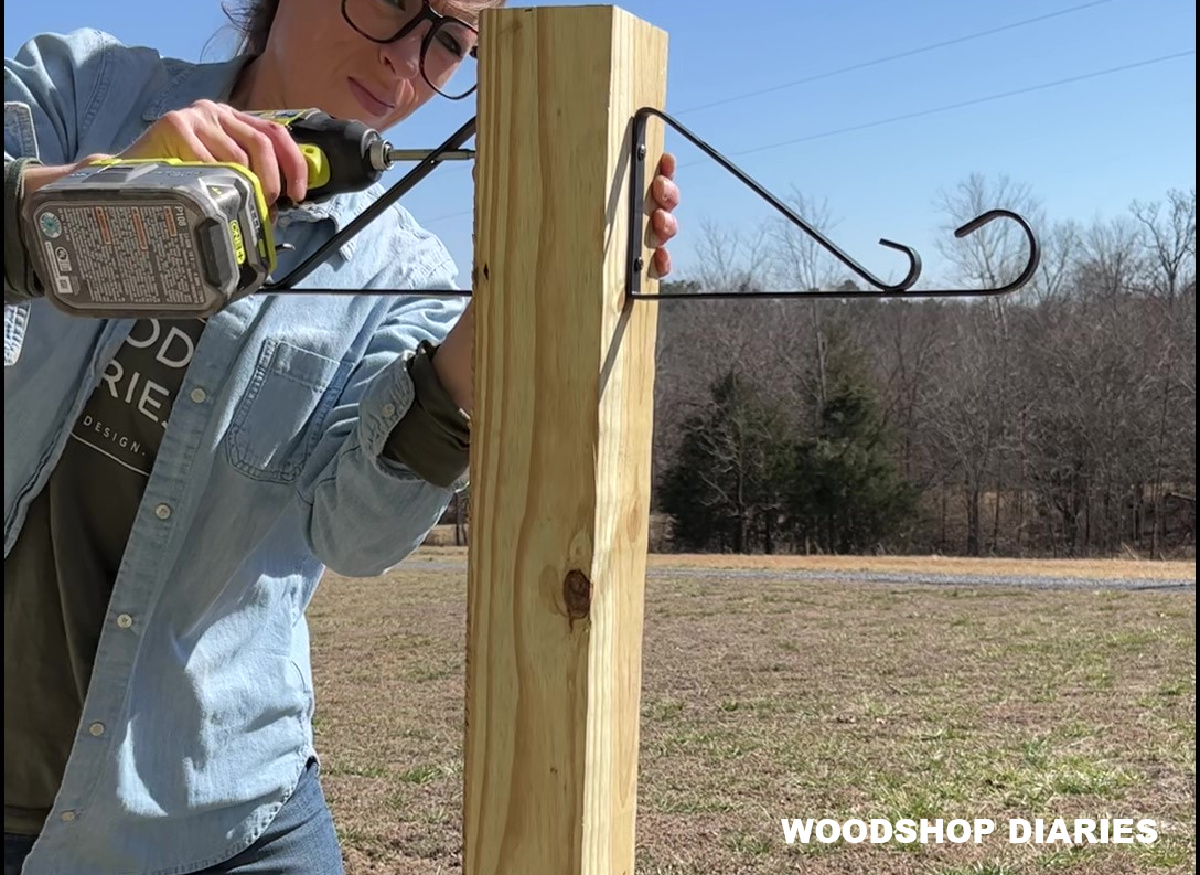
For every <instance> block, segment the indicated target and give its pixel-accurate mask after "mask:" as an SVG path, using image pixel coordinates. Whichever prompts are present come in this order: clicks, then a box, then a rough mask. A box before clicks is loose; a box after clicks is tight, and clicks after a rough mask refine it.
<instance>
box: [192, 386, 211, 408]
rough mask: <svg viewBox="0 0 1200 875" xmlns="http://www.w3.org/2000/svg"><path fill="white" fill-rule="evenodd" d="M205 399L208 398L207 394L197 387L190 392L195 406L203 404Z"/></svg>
mask: <svg viewBox="0 0 1200 875" xmlns="http://www.w3.org/2000/svg"><path fill="white" fill-rule="evenodd" d="M207 397H208V393H207V392H205V391H204V390H203V389H201V388H200V387H199V386H197V387H196V388H195V389H193V390H192V400H193V401H195V402H196V403H197V404H203V403H204V399H205V398H207Z"/></svg>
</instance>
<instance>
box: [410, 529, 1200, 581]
mask: <svg viewBox="0 0 1200 875" xmlns="http://www.w3.org/2000/svg"><path fill="white" fill-rule="evenodd" d="M446 537H449V536H446ZM446 537H443V536H441V535H439V538H438V539H437V542H436V543H430V544H428V545H427V546H423V547H422V548H421V549H420V550H419V551H417V553H416V554H415V555H414V556H413V557H412V559H411V560H410V561H418V562H419V561H446V560H453V561H464V562H465V561H466V556H467V548H466V547H455V546H452V542H451V541H449V540H446ZM648 564H649V566H650V567H651V568H734V569H768V570H773V571H784V570H786V571H792V570H799V571H839V572H846V571H850V572H853V571H867V572H869V571H877V572H884V571H889V572H910V573H914V574H954V575H957V574H994V575H1012V576H1016V577H1076V578H1099V579H1103V580H1113V579H1116V578H1123V579H1128V580H1187V579H1191V580H1195V579H1196V563H1195V562H1150V561H1139V560H1135V559H1007V558H997V559H992V558H971V557H965V556H745V555H731V554H728V555H727V554H703V555H694V554H687V553H659V554H651V555H650V556H649V557H648Z"/></svg>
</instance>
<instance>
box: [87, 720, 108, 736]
mask: <svg viewBox="0 0 1200 875" xmlns="http://www.w3.org/2000/svg"><path fill="white" fill-rule="evenodd" d="M88 732H90V733H91V734H92V735H94V736H96V737H97V738H99V737H100V736H101V735H103V734H104V724H103V723H93V724H92V725H91V726H89V727H88Z"/></svg>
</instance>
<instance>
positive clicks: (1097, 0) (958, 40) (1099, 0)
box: [672, 0, 1113, 115]
mask: <svg viewBox="0 0 1200 875" xmlns="http://www.w3.org/2000/svg"><path fill="white" fill-rule="evenodd" d="M1112 2H1113V0H1091V2H1089V3H1080V4H1079V5H1078V6H1070V7H1068V8H1066V9H1060V10H1058V11H1057V12H1049V13H1046V14H1045V15H1038V16H1036V17H1035V18H1026V19H1024V20H1023V21H1014V22H1012V23H1011V24H1003V25H1000V26H999V27H993V28H989V29H988V30H979V31H975V32H974V33H968V34H964V35H963V36H959V37H954V38H953V39H948V40H942V41H941V42H936V43H930V44H929V45H925V46H921V47H920V48H916V49H909V50H908V51H904V52H897V53H895V54H891V55H884V56H883V57H881V58H875V59H873V60H870V61H861V62H859V63H857V64H851V65H850V66H848V67H839V68H838V69H836V70H829V71H827V72H824V73H817V74H815V75H813V76H806V77H805V78H803V79H796V80H794V81H792V82H783V83H780V84H779V85H771V86H768V87H767V88H759V89H757V90H756V91H747V92H745V93H744V94H735V95H734V96H732V97H723V98H721V99H720V100H714V101H713V102H712V103H702V104H700V105H699V106H689V107H688V108H687V109H681V110H678V111H676V112H674V113H672V114H673V115H684V114H686V113H689V112H698V111H699V110H702V109H711V108H712V107H714V106H725V105H726V104H728V103H735V102H737V101H739V100H746V99H748V98H751V97H758V96H759V95H762V94H771V93H773V92H775V91H783V90H784V89H786V88H795V87H797V86H799V85H807V84H809V83H810V82H819V81H821V80H822V79H832V78H833V77H834V76H841V75H842V74H843V73H851V72H853V71H855V70H863V69H866V68H867V67H877V66H879V65H880V64H887V63H890V62H891V61H898V60H900V59H901V58H911V57H913V56H914V55H922V54H925V53H926V52H932V51H936V50H937V49H944V48H946V47H948V46H955V45H961V44H962V43H966V42H970V41H971V40H976V39H982V38H983V37H985V36H992V35H994V34H997V33H1003V32H1005V31H1009V30H1016V29H1017V28H1019V27H1027V26H1028V25H1031V24H1039V23H1040V22H1043V21H1048V20H1050V19H1051V18H1058V17H1060V16H1063V15H1071V14H1073V13H1076V12H1082V11H1084V10H1085V9H1091V8H1092V7H1094V6H1102V5H1104V4H1105V3H1112Z"/></svg>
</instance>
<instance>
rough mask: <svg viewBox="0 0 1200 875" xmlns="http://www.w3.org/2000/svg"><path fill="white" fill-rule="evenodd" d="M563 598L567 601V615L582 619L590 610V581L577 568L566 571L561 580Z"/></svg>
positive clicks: (574, 618) (573, 618)
mask: <svg viewBox="0 0 1200 875" xmlns="http://www.w3.org/2000/svg"><path fill="white" fill-rule="evenodd" d="M563 599H564V601H565V602H566V603H567V616H568V617H570V618H571V619H572V620H582V619H585V618H586V617H587V615H588V614H590V613H591V610H592V582H591V581H590V580H589V579H588V576H587V575H586V574H584V573H583V572H582V571H580V570H579V569H577V568H572V569H571V570H570V571H568V572H567V577H566V579H565V580H564V581H563Z"/></svg>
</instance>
